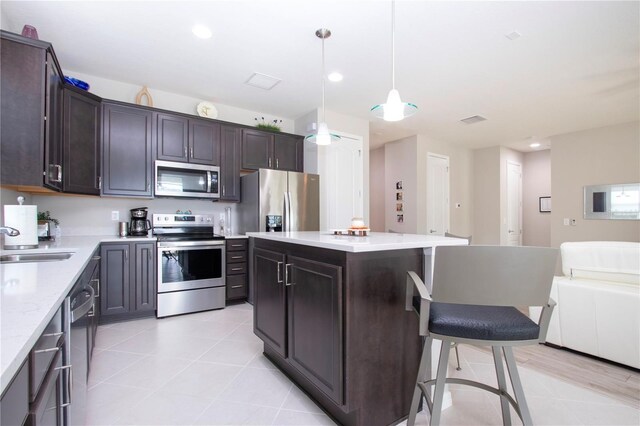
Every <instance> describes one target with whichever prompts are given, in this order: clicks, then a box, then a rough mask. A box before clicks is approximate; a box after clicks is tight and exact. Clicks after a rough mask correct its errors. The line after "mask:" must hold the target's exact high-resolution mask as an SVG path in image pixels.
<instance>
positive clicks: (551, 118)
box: [0, 0, 640, 150]
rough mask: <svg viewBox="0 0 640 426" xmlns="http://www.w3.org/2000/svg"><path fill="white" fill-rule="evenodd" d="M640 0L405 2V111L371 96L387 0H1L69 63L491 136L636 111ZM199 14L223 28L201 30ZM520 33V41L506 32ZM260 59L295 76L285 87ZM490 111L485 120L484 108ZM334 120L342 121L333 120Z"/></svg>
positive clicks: (280, 103)
mask: <svg viewBox="0 0 640 426" xmlns="http://www.w3.org/2000/svg"><path fill="white" fill-rule="evenodd" d="M639 5H640V3H639V2H637V1H631V2H610V1H604V2H562V1H558V2H484V1H477V2H431V1H398V2H397V4H396V22H397V25H396V27H397V32H396V58H397V59H396V66H397V69H396V80H397V84H396V86H397V88H398V89H399V91H400V94H401V96H402V98H403V100H406V101H410V102H413V103H415V104H417V105H418V107H419V108H420V110H419V112H418V113H417V114H416V115H415V116H413V117H411V118H409V119H407V120H404V121H401V122H398V123H386V122H384V121H378V120H376V119H374V118H373V117H371V116H370V114H369V108H370V107H371V106H372V105H374V104H376V103H380V102H384V100H385V99H386V95H387V92H388V91H389V89H390V85H391V82H390V81H391V75H390V74H391V73H390V66H391V55H390V53H391V36H390V22H391V21H390V19H391V13H390V11H391V4H390V2H388V1H385V2H381V1H355V0H354V1H344V0H343V1H321V0H310V1H300V0H298V1H268V0H263V1H257V0H253V1H209V2H187V1H169V2H159V1H147V2H113V1H111V2H97V1H85V2H52V1H48V2H32V1H19V2H13V1H4V0H3V1H2V2H1V6H0V7H1V12H2V14H3V16H2V22H3V23H5V24H4V27H5V28H4V29H7V30H10V31H16V32H19V31H20V30H21V28H22V25H24V24H25V23H28V24H31V25H34V26H35V27H36V28H37V29H38V33H39V35H40V38H41V39H43V40H46V41H50V42H52V43H53V45H54V47H55V49H56V53H57V55H58V58H59V60H60V61H61V63H62V64H63V66H64V67H65V69H72V70H76V71H78V72H82V73H87V74H93V75H97V76H101V77H105V78H110V79H115V80H121V81H125V82H130V83H134V84H140V85H142V84H146V85H148V86H150V87H154V88H157V89H161V90H166V91H170V92H176V93H181V94H184V95H191V96H194V97H198V98H202V99H210V100H212V101H214V102H219V103H223V104H228V105H234V106H238V107H242V108H246V109H250V110H255V111H263V112H265V113H269V114H273V115H276V116H282V117H288V118H292V119H295V118H297V117H299V116H302V115H304V114H306V113H308V112H309V111H311V110H312V109H314V108H316V107H318V106H319V103H320V72H321V71H320V42H319V40H318V39H317V38H316V36H315V35H314V33H315V31H316V29H318V28H321V27H326V28H329V29H331V31H332V33H333V35H332V36H331V38H330V39H328V40H327V42H326V62H327V72H331V71H340V72H342V73H343V74H344V80H343V81H342V82H340V83H327V94H326V102H327V108H328V109H331V110H334V111H337V112H340V113H343V114H348V115H352V116H357V117H361V118H366V119H370V121H371V146H372V148H373V147H376V146H379V145H381V144H382V143H384V142H387V141H390V140H395V139H398V138H400V137H404V136H409V135H412V134H416V133H420V134H426V135H429V136H430V137H432V138H434V139H439V140H443V141H448V142H454V143H458V144H462V145H465V146H468V147H474V148H475V147H485V146H492V145H497V144H502V145H507V146H512V147H515V148H518V149H523V150H524V149H526V148H527V145H528V142H529V139H530V138H531V137H532V136H535V138H537V139H541V140H546V138H547V137H549V136H551V135H556V134H561V133H566V132H571V131H576V130H582V129H588V128H595V127H600V126H605V125H610V124H616V123H623V122H629V121H633V120H638V117H639V114H640V111H639V102H640V83H639V80H638V76H639V73H640V71H639V61H640V53H639V52H640V34H639V27H640V24H639V22H640V8H639ZM194 24H204V25H206V26H208V27H209V28H211V30H212V31H213V34H214V35H213V38H211V39H209V40H200V39H196V38H195V37H194V36H193V35H192V33H191V27H192V26H193V25H194ZM513 31H518V32H519V33H521V34H522V37H520V38H519V39H517V40H514V41H511V40H509V39H508V38H506V37H505V35H506V34H508V33H511V32H513ZM254 72H260V73H264V74H268V75H272V76H275V77H278V78H281V79H282V80H283V81H282V82H281V83H280V84H278V85H277V86H276V87H275V88H274V89H273V90H271V91H264V90H261V89H257V88H255V87H251V86H248V85H245V84H244V82H245V81H246V80H247V79H248V78H249V77H250V76H251V74H252V73H254ZM476 114H478V115H482V116H484V117H486V118H487V119H488V120H487V121H485V122H482V123H478V124H474V125H466V124H463V123H460V122H459V120H460V119H462V118H466V117H469V116H472V115H476ZM328 124H329V126H330V127H331V123H328Z"/></svg>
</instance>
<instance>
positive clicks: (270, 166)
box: [269, 158, 271, 167]
mask: <svg viewBox="0 0 640 426" xmlns="http://www.w3.org/2000/svg"><path fill="white" fill-rule="evenodd" d="M269 167H271V158H269Z"/></svg>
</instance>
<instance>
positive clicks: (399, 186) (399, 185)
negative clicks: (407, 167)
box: [396, 180, 402, 189]
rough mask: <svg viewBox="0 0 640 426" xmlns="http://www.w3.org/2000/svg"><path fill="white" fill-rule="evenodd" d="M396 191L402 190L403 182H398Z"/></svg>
mask: <svg viewBox="0 0 640 426" xmlns="http://www.w3.org/2000/svg"><path fill="white" fill-rule="evenodd" d="M396 189H402V181H401V180H400V181H398V182H396Z"/></svg>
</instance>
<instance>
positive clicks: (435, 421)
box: [429, 342, 451, 425]
mask: <svg viewBox="0 0 640 426" xmlns="http://www.w3.org/2000/svg"><path fill="white" fill-rule="evenodd" d="M450 350H451V345H450V344H449V343H448V342H442V348H441V349H440V359H439V360H438V375H437V376H436V386H435V390H434V391H433V408H432V409H431V420H430V422H429V424H431V425H439V424H440V416H441V415H442V400H443V398H444V385H445V384H446V382H447V367H448V366H449V351H450Z"/></svg>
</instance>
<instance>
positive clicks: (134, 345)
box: [87, 304, 640, 425]
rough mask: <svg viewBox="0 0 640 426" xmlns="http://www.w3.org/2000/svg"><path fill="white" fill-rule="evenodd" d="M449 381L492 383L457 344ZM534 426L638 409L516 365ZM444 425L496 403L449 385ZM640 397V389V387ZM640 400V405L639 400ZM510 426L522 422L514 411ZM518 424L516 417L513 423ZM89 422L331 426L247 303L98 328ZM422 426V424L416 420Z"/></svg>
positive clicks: (625, 417)
mask: <svg viewBox="0 0 640 426" xmlns="http://www.w3.org/2000/svg"><path fill="white" fill-rule="evenodd" d="M460 355H461V362H462V368H463V370H462V371H461V372H456V371H455V369H454V368H453V357H452V362H451V363H450V365H451V367H452V368H450V371H451V373H450V374H452V375H455V376H458V377H466V378H472V379H474V380H480V381H483V382H486V383H489V384H491V383H493V384H494V385H495V374H494V372H493V361H492V359H491V356H490V355H489V354H487V353H485V352H482V351H480V350H477V349H474V348H472V347H468V346H461V347H460ZM520 372H521V377H522V380H523V383H524V387H525V392H526V393H527V396H528V401H529V405H530V408H531V412H532V417H533V420H534V423H535V424H538V425H600V424H602V425H627V424H629V425H638V424H640V407H639V406H638V404H637V403H636V404H628V403H626V404H625V403H623V402H618V401H616V400H613V399H611V398H609V397H607V396H604V395H601V394H599V393H596V392H593V391H590V390H586V389H582V388H580V387H577V386H574V385H572V384H569V383H566V382H563V381H560V380H559V379H555V378H553V377H550V376H547V375H545V374H543V373H540V372H537V371H534V370H530V369H527V368H526V367H521V368H520ZM451 388H452V389H451V392H452V398H453V406H452V407H451V408H449V409H447V410H445V411H444V412H443V419H442V424H443V425H471V424H481V425H501V424H502V420H501V417H500V403H499V399H498V398H497V397H494V396H492V395H490V394H486V393H484V392H482V391H479V390H474V389H470V388H461V387H460V386H459V385H458V386H455V385H454V386H452V387H451ZM639 392H640V390H639ZM639 400H640V399H639ZM512 416H513V419H514V424H519V420H517V416H515V414H513V415H512ZM516 420H517V421H516ZM87 424H88V425H108V424H113V425H184V424H188V425H331V424H334V423H333V422H332V421H331V420H330V419H329V418H328V417H327V416H326V415H325V414H324V413H323V412H322V410H320V409H319V408H318V407H317V406H316V405H315V404H314V403H313V402H312V401H311V400H310V399H309V398H308V397H307V396H306V395H305V394H304V393H302V392H301V391H300V390H299V389H298V388H297V387H296V386H295V385H293V384H292V383H291V382H290V381H289V379H287V378H286V377H285V376H284V375H283V374H282V373H280V371H278V370H277V369H276V368H275V367H274V366H273V365H272V364H271V363H270V362H269V361H268V360H267V359H266V358H265V357H264V356H263V355H262V343H261V341H260V340H259V339H258V338H257V337H256V336H255V335H254V334H253V332H252V310H251V305H248V304H244V305H235V306H230V307H227V308H226V309H224V310H221V311H210V312H204V313H198V314H192V315H184V316H180V317H173V318H165V319H162V320H156V319H143V320H137V321H130V322H126V323H119V324H113V325H106V326H101V327H100V328H99V329H98V337H97V341H96V350H95V352H94V358H93V363H92V371H91V375H90V377H89V397H88V414H87ZM418 424H421V425H426V424H428V416H427V415H426V414H424V413H423V414H420V415H419V417H418Z"/></svg>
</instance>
